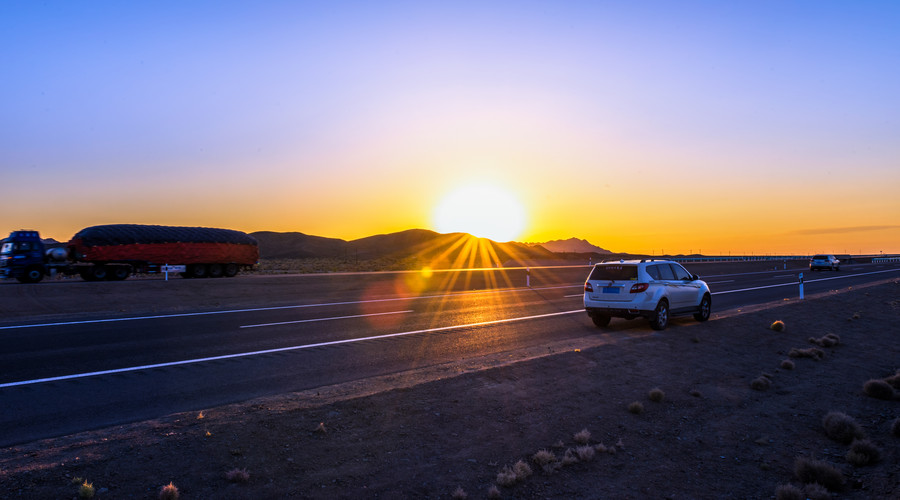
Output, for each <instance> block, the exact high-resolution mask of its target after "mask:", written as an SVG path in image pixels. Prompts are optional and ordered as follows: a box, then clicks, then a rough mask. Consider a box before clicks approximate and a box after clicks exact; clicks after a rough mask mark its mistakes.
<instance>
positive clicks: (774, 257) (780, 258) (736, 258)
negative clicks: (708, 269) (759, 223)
mask: <svg viewBox="0 0 900 500" xmlns="http://www.w3.org/2000/svg"><path fill="white" fill-rule="evenodd" d="M663 258H665V257H663ZM668 259H669V260H674V261H676V262H757V261H775V260H777V261H784V260H809V255H736V256H700V257H668Z"/></svg>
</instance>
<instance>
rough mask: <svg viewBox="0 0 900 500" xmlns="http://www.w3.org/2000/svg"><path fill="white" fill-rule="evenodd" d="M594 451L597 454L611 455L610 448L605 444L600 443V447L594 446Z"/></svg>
mask: <svg viewBox="0 0 900 500" xmlns="http://www.w3.org/2000/svg"><path fill="white" fill-rule="evenodd" d="M594 451H596V452H597V453H609V449H608V448H607V447H606V445H605V444H603V443H600V444H598V445H595V446H594Z"/></svg>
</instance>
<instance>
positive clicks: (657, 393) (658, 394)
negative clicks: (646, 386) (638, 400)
mask: <svg viewBox="0 0 900 500" xmlns="http://www.w3.org/2000/svg"><path fill="white" fill-rule="evenodd" d="M647 397H648V398H650V401H653V402H654V403H659V402H661V401H662V400H663V399H666V393H664V392H663V391H662V389H660V388H659V387H655V388H653V389H651V390H650V393H649V394H647Z"/></svg>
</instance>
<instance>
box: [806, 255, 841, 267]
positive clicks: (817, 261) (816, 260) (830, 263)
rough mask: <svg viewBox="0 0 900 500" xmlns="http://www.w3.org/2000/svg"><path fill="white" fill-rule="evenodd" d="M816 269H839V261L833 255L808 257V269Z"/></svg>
mask: <svg viewBox="0 0 900 500" xmlns="http://www.w3.org/2000/svg"><path fill="white" fill-rule="evenodd" d="M816 269H831V270H832V271H840V270H841V261H839V260H838V259H837V257H835V256H834V255H814V256H813V258H811V259H809V270H810V271H815V270H816Z"/></svg>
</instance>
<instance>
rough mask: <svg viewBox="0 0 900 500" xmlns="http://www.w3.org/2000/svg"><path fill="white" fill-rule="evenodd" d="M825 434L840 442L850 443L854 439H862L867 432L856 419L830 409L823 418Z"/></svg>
mask: <svg viewBox="0 0 900 500" xmlns="http://www.w3.org/2000/svg"><path fill="white" fill-rule="evenodd" d="M822 427H823V428H824V429H825V435H827V436H828V437H829V438H830V439H833V440H835V441H837V442H839V443H844V444H849V443H850V442H852V441H853V440H854V439H861V438H863V437H865V434H864V433H863V431H862V428H860V426H859V424H857V423H856V420H854V419H853V417H851V416H850V415H847V414H846V413H843V412H839V411H830V412H828V414H827V415H825V417H824V418H823V419H822Z"/></svg>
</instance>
